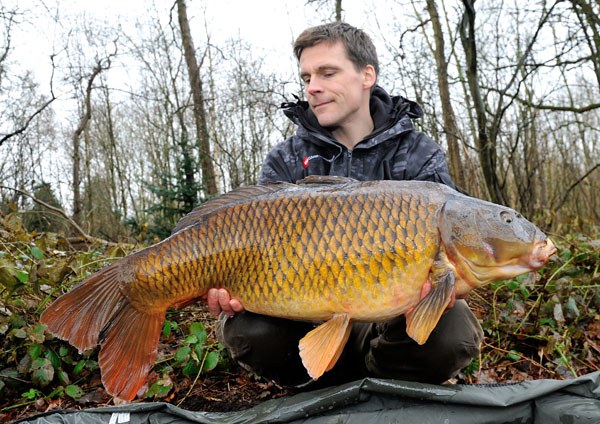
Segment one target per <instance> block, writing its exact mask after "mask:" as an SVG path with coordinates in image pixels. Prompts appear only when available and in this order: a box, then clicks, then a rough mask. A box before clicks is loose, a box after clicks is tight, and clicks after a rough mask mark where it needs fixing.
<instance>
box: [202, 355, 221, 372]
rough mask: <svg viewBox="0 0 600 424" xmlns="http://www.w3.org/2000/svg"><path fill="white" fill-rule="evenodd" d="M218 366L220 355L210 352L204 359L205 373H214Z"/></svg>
mask: <svg viewBox="0 0 600 424" xmlns="http://www.w3.org/2000/svg"><path fill="white" fill-rule="evenodd" d="M217 365H219V353H218V352H215V351H212V352H208V354H207V355H206V358H205V359H204V365H203V366H202V370H203V371H212V370H214V369H215V368H216V367H217Z"/></svg>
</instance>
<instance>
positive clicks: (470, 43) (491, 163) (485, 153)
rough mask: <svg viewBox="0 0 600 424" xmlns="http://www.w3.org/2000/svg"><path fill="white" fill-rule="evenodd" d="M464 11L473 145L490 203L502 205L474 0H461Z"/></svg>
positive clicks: (462, 26) (463, 41) (462, 32)
mask: <svg viewBox="0 0 600 424" xmlns="http://www.w3.org/2000/svg"><path fill="white" fill-rule="evenodd" d="M462 1H463V4H464V5H465V11H464V14H463V17H462V21H461V27H460V38H461V41H462V44H463V48H464V50H465V57H466V61H467V67H466V76H467V82H468V85H469V90H470V91H471V96H472V98H473V104H474V105H475V116H476V122H477V137H476V140H475V142H476V145H477V150H478V154H479V161H480V163H481V168H482V172H483V177H484V179H485V184H486V187H487V189H488V192H489V195H490V198H491V200H492V202H494V203H499V204H505V199H504V195H503V193H502V189H501V187H500V183H499V181H498V175H497V174H496V161H497V152H496V145H495V142H494V139H493V138H491V137H489V132H488V121H487V116H486V110H485V103H484V101H483V97H482V95H481V91H480V90H479V76H478V71H477V42H476V41H475V7H474V3H475V0H462Z"/></svg>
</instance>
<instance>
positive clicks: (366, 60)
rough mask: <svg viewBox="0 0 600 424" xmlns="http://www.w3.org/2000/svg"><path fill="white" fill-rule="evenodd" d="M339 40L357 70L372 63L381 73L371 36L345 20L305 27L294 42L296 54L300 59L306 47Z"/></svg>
mask: <svg viewBox="0 0 600 424" xmlns="http://www.w3.org/2000/svg"><path fill="white" fill-rule="evenodd" d="M338 41H340V42H341V43H342V44H343V45H344V47H346V53H347V55H348V59H350V61H351V62H352V63H353V64H354V66H355V67H356V69H357V70H360V69H363V68H364V67H365V66H367V65H372V66H373V68H375V73H376V74H377V75H379V60H378V59H377V50H376V49H375V45H374V44H373V41H372V40H371V37H369V35H368V34H367V33H366V32H364V31H363V30H361V29H359V28H356V27H353V26H352V25H350V24H347V23H345V22H331V23H328V24H323V25H318V26H315V27H311V28H308V29H305V30H304V31H302V33H301V34H300V35H299V36H298V38H297V39H296V41H295V42H294V55H295V56H296V59H298V60H300V55H302V51H304V49H305V48H307V47H313V46H315V45H317V44H319V43H336V42H338Z"/></svg>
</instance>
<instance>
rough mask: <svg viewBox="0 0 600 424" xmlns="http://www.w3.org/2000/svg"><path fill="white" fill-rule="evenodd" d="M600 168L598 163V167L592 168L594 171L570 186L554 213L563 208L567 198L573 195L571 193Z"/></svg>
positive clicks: (590, 171) (591, 170)
mask: <svg viewBox="0 0 600 424" xmlns="http://www.w3.org/2000/svg"><path fill="white" fill-rule="evenodd" d="M598 168H600V163H597V164H596V165H594V166H593V167H592V169H590V170H589V171H588V172H586V173H585V174H583V176H581V177H580V178H579V179H578V180H577V181H575V182H574V183H573V184H571V185H570V186H569V188H568V189H567V191H565V194H563V197H562V199H560V202H559V203H558V206H556V207H555V208H554V212H556V211H558V210H559V209H560V208H562V206H563V205H564V204H565V202H566V201H567V197H569V194H570V193H571V191H572V190H573V189H574V188H575V187H577V186H578V185H579V184H580V183H581V182H582V181H583V180H585V179H586V178H587V177H588V176H589V175H590V174H591V173H592V172H594V171H595V170H596V169H598Z"/></svg>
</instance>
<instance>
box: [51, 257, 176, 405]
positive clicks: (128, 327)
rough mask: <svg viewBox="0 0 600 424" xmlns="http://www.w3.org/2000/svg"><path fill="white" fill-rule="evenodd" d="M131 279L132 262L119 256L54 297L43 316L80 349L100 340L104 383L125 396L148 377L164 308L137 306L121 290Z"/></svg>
mask: <svg viewBox="0 0 600 424" xmlns="http://www.w3.org/2000/svg"><path fill="white" fill-rule="evenodd" d="M131 281H133V271H132V265H131V263H130V262H128V259H127V258H123V259H120V260H118V261H116V262H115V263H113V264H112V265H110V266H108V267H106V268H104V269H102V270H100V271H99V272H97V273H95V274H93V275H92V276H90V277H89V278H88V279H86V280H84V281H83V282H82V283H81V284H79V285H78V286H76V287H75V288H73V289H72V290H71V291H70V292H68V293H66V294H64V295H62V296H61V297H59V298H58V299H56V301H55V302H54V303H52V304H51V305H50V306H49V307H48V308H47V309H46V310H45V311H44V313H43V314H42V316H41V318H40V321H41V322H42V323H43V324H45V325H46V327H47V329H48V331H49V332H50V333H52V334H54V335H55V336H57V337H59V338H61V339H64V340H67V341H68V342H69V343H71V344H72V345H73V346H75V347H76V348H77V349H79V351H80V352H84V351H86V350H88V349H91V348H93V347H94V346H96V345H97V344H98V343H100V353H99V354H98V357H99V364H100V370H101V372H102V383H103V384H104V387H105V388H106V391H107V392H108V393H110V394H111V395H113V396H116V397H118V398H120V399H123V400H131V399H133V398H134V397H135V395H136V394H137V392H138V390H139V389H140V387H142V386H143V384H144V382H145V381H146V378H147V375H148V372H149V371H150V368H151V367H152V364H153V362H154V358H155V356H156V351H157V346H158V339H159V337H160V333H161V331H162V324H163V322H164V318H165V312H166V308H165V309H164V310H159V311H157V310H154V311H153V312H140V311H138V310H136V309H135V308H134V307H133V306H132V305H131V304H130V303H129V300H128V299H127V298H126V297H125V296H124V295H123V291H122V289H123V287H124V286H125V285H126V284H128V283H129V282H131Z"/></svg>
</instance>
